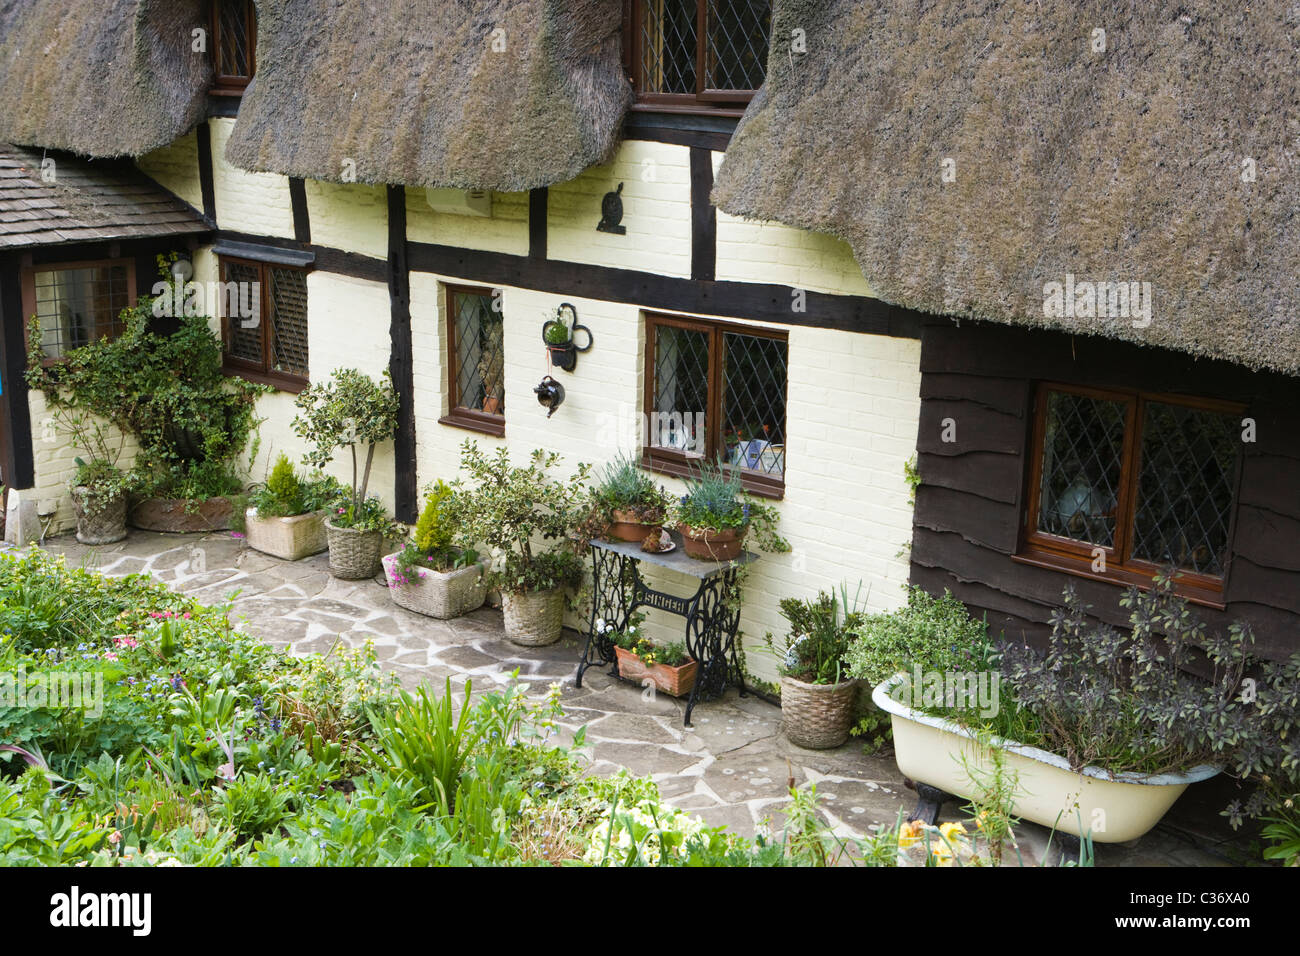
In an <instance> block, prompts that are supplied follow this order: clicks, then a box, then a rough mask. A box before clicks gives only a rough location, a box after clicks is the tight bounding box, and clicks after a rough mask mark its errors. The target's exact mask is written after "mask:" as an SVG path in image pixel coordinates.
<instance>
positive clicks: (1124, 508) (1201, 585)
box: [1012, 382, 1246, 610]
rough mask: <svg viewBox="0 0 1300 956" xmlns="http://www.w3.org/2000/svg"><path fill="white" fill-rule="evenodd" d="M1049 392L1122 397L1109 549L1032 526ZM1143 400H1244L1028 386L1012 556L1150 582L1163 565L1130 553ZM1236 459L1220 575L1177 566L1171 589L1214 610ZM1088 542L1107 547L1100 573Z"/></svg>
mask: <svg viewBox="0 0 1300 956" xmlns="http://www.w3.org/2000/svg"><path fill="white" fill-rule="evenodd" d="M1050 392H1065V393H1069V394H1072V395H1081V396H1084V397H1087V398H1094V399H1099V400H1102V401H1111V402H1122V403H1124V447H1123V451H1122V455H1121V460H1120V488H1119V493H1118V495H1117V500H1116V505H1115V536H1114V541H1113V543H1112V546H1111V547H1109V548H1107V547H1104V546H1103V545H1099V544H1093V543H1090V542H1083V541H1076V540H1075V539H1073V538H1065V537H1061V536H1059V535H1054V534H1050V533H1048V532H1045V531H1040V530H1038V525H1039V521H1038V514H1039V508H1040V507H1041V504H1042V502H1041V501H1040V498H1041V495H1042V478H1043V457H1044V451H1045V448H1044V445H1045V442H1046V433H1047V411H1048V394H1049V393H1050ZM1148 403H1156V404H1164V405H1181V406H1183V407H1186V408H1192V409H1196V410H1197V411H1203V412H1212V413H1218V414H1224V415H1240V414H1242V413H1244V412H1245V411H1246V406H1245V405H1242V404H1240V403H1237V402H1229V401H1220V400H1218V399H1208V398H1195V397H1189V396H1186V395H1171V394H1166V393H1159V392H1143V391H1140V390H1132V389H1114V388H1092V387H1089V386H1083V385H1072V384H1067V383H1063V382H1040V383H1038V385H1037V387H1036V389H1035V392H1034V407H1033V415H1032V426H1031V427H1032V429H1033V431H1032V438H1031V441H1030V460H1029V467H1028V468H1027V469H1026V487H1025V502H1026V506H1025V511H1024V522H1023V524H1022V525H1021V529H1020V548H1019V549H1018V553H1017V554H1014V555H1012V560H1014V561H1017V562H1020V563H1022V564H1028V565H1033V566H1035V567H1041V568H1047V569H1050V570H1055V571H1062V572H1065V573H1067V574H1073V575H1076V576H1079V577H1085V578H1089V579H1091V580H1095V581H1106V582H1109V583H1112V584H1118V585H1122V586H1125V587H1127V586H1130V585H1133V586H1136V587H1139V588H1143V589H1148V588H1150V587H1151V586H1152V581H1153V578H1154V577H1155V576H1156V575H1157V574H1159V573H1161V572H1162V571H1163V570H1164V566H1163V565H1160V564H1156V563H1153V562H1151V561H1147V560H1144V559H1142V558H1137V557H1134V556H1133V555H1132V553H1131V549H1132V544H1133V535H1134V527H1135V520H1136V514H1137V498H1138V480H1139V478H1140V476H1141V473H1142V459H1141V449H1142V437H1143V435H1142V431H1143V422H1144V421H1145V409H1146V405H1147V404H1148ZM1241 460H1242V456H1241V455H1240V454H1238V456H1237V465H1236V474H1235V475H1234V476H1233V493H1232V504H1231V506H1230V509H1231V512H1232V513H1231V514H1230V515H1229V516H1228V538H1227V543H1226V545H1225V552H1226V557H1225V560H1224V568H1223V574H1222V575H1221V576H1219V575H1211V574H1205V573H1203V572H1197V571H1189V570H1186V569H1180V570H1179V572H1178V573H1179V577H1178V579H1177V584H1176V590H1177V592H1178V593H1179V594H1181V595H1183V596H1184V597H1186V598H1187V599H1188V600H1190V601H1192V602H1193V603H1196V604H1200V605H1204V606H1206V607H1211V608H1216V609H1219V610H1222V609H1223V608H1224V607H1225V603H1224V590H1225V587H1226V582H1227V578H1228V574H1229V571H1230V564H1231V554H1232V539H1233V532H1234V528H1235V524H1236V514H1237V502H1238V492H1239V490H1240V481H1241ZM1094 548H1102V550H1103V552H1104V553H1105V557H1106V570H1105V571H1104V572H1098V571H1094V570H1093V568H1092V565H1093V554H1092V552H1093V549H1094Z"/></svg>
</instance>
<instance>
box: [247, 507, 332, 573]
mask: <svg viewBox="0 0 1300 956" xmlns="http://www.w3.org/2000/svg"><path fill="white" fill-rule="evenodd" d="M244 538H245V540H247V541H248V546H249V547H250V548H253V549H254V550H256V551H261V552H262V553H263V554H269V555H271V556H272V557H275V558H281V559H283V560H285V561H299V560H301V559H303V558H306V557H310V556H311V555H313V554H320V553H321V552H322V551H324V550H325V548H326V547H328V544H327V542H326V540H325V517H324V512H321V511H313V512H311V513H309V514H305V515H293V516H292V517H288V518H260V517H258V514H257V509H256V508H249V509H248V510H247V511H245V512H244Z"/></svg>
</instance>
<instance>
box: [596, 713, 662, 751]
mask: <svg viewBox="0 0 1300 956" xmlns="http://www.w3.org/2000/svg"><path fill="white" fill-rule="evenodd" d="M590 733H591V735H592V736H593V737H597V738H600V739H602V740H637V741H645V742H646V743H653V744H675V743H677V741H678V740H680V739H681V735H680V733H678V734H674V733H673V732H671V731H669V730H667V729H666V728H665V727H664V725H663V724H662V723H660V722H659V721H657V720H655V719H654V718H653V717H647V716H645V715H643V714H610V715H608V716H606V717H602V718H601V719H600V720H598V721H596V722H595V723H594V724H592V725H591V727H590Z"/></svg>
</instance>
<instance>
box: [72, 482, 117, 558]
mask: <svg viewBox="0 0 1300 956" xmlns="http://www.w3.org/2000/svg"><path fill="white" fill-rule="evenodd" d="M71 495H72V510H73V512H74V513H75V514H76V516H77V540H78V541H80V542H81V543H82V544H92V545H93V544H112V543H113V542H114V541H121V540H122V539H123V538H125V537H126V495H118V496H117V497H115V498H110V499H108V500H104V499H103V498H102V497H100V496H98V495H95V494H94V493H93V492H92V491H91V490H90V489H89V488H86V487H85V486H84V485H79V486H77V487H76V488H73V489H72V491H71Z"/></svg>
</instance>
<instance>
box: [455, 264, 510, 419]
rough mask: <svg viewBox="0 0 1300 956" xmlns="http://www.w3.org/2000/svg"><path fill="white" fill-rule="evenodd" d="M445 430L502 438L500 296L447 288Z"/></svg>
mask: <svg viewBox="0 0 1300 956" xmlns="http://www.w3.org/2000/svg"><path fill="white" fill-rule="evenodd" d="M445 289H446V296H447V300H446V305H447V414H446V415H444V416H443V417H442V418H441V419H440V421H441V422H442V423H443V424H445V425H454V426H456V427H458V428H469V429H473V430H474V431H480V432H486V433H487V434H489V435H504V434H505V428H506V398H505V354H506V353H505V338H504V333H505V322H504V319H505V316H504V314H503V312H502V309H501V295H500V293H499V291H498V290H495V289H484V288H477V287H473V286H455V285H449V286H446V287H445Z"/></svg>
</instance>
